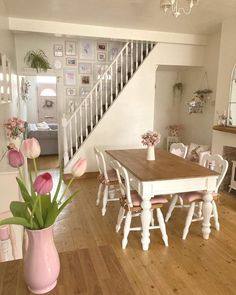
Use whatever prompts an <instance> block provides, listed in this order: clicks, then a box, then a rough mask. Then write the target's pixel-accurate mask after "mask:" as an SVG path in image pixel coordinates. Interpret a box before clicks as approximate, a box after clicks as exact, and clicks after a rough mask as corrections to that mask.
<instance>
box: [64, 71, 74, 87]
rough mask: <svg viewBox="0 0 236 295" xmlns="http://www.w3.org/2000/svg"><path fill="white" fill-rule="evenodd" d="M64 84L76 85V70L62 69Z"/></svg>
mask: <svg viewBox="0 0 236 295" xmlns="http://www.w3.org/2000/svg"><path fill="white" fill-rule="evenodd" d="M64 84H65V85H66V86H75V85H76V70H71V69H65V70H64Z"/></svg>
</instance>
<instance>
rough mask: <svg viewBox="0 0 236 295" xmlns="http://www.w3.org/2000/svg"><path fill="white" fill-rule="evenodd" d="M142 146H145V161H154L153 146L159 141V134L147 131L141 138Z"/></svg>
mask: <svg viewBox="0 0 236 295" xmlns="http://www.w3.org/2000/svg"><path fill="white" fill-rule="evenodd" d="M141 137H142V144H143V145H146V146H147V148H148V149H147V160H148V161H154V160H155V145H157V144H158V143H159V142H160V140H161V134H160V133H158V132H156V131H148V132H146V133H144V134H143V135H142V136H141Z"/></svg>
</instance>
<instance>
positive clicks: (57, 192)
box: [53, 169, 62, 202]
mask: <svg viewBox="0 0 236 295" xmlns="http://www.w3.org/2000/svg"><path fill="white" fill-rule="evenodd" d="M61 183H62V169H60V176H59V180H58V184H57V189H56V192H55V195H54V197H53V202H56V200H57V197H58V194H59V192H60V188H61Z"/></svg>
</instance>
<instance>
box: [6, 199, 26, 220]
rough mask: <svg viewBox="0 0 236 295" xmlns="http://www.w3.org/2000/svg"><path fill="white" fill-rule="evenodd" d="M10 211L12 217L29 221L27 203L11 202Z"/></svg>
mask: <svg viewBox="0 0 236 295" xmlns="http://www.w3.org/2000/svg"><path fill="white" fill-rule="evenodd" d="M10 210H11V213H12V215H13V216H14V217H23V218H25V219H26V220H30V214H29V211H28V205H27V203H24V202H20V201H13V202H11V204H10Z"/></svg>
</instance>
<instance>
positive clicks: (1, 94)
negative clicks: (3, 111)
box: [0, 53, 12, 103]
mask: <svg viewBox="0 0 236 295" xmlns="http://www.w3.org/2000/svg"><path fill="white" fill-rule="evenodd" d="M11 100H12V93H11V62H10V60H9V59H8V58H7V57H6V55H5V54H2V53H0V103H7V102H11Z"/></svg>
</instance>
